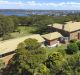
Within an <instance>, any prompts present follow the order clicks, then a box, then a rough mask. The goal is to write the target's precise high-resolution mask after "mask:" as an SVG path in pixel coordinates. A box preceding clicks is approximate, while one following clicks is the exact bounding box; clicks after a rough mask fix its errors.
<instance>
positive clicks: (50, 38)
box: [42, 32, 62, 47]
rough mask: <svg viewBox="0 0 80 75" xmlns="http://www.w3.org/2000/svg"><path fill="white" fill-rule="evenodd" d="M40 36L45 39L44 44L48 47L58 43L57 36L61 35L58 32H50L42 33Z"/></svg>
mask: <svg viewBox="0 0 80 75" xmlns="http://www.w3.org/2000/svg"><path fill="white" fill-rule="evenodd" d="M42 37H43V38H44V39H45V45H47V46H48V47H54V46H57V45H59V38H60V37H62V35H61V34H60V33H58V32H52V33H48V34H45V35H42Z"/></svg>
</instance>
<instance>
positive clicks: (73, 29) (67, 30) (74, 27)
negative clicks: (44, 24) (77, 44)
mask: <svg viewBox="0 0 80 75" xmlns="http://www.w3.org/2000/svg"><path fill="white" fill-rule="evenodd" d="M51 27H53V30H54V31H58V32H59V33H61V34H62V35H63V36H64V37H63V38H64V39H66V40H68V41H69V40H72V39H77V40H80V22H72V21H70V22H66V23H65V24H53V25H51Z"/></svg>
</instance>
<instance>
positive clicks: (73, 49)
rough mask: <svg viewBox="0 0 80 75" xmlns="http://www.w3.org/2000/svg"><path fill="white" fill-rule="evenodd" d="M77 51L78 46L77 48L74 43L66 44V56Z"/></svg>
mask: <svg viewBox="0 0 80 75" xmlns="http://www.w3.org/2000/svg"><path fill="white" fill-rule="evenodd" d="M78 50H79V48H78V46H77V44H76V43H70V44H68V46H67V50H66V52H67V53H68V54H73V53H76V52H77V51H78Z"/></svg>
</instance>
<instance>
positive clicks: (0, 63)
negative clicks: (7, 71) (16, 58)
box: [0, 59, 5, 75]
mask: <svg viewBox="0 0 80 75" xmlns="http://www.w3.org/2000/svg"><path fill="white" fill-rule="evenodd" d="M4 68H5V63H4V62H3V60H1V59H0V75H2V73H3V69H4Z"/></svg>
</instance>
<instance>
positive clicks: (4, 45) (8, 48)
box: [0, 34, 45, 56]
mask: <svg viewBox="0 0 80 75" xmlns="http://www.w3.org/2000/svg"><path fill="white" fill-rule="evenodd" d="M28 38H32V39H36V40H38V42H40V43H43V42H44V41H45V40H44V39H43V38H42V37H41V36H40V35H39V34H35V35H30V36H24V37H20V38H16V39H10V40H5V41H1V42H0V56H2V55H3V56H4V55H6V54H9V53H12V52H14V51H15V50H16V48H17V45H18V44H19V43H21V42H23V41H24V40H26V39H28Z"/></svg>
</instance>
